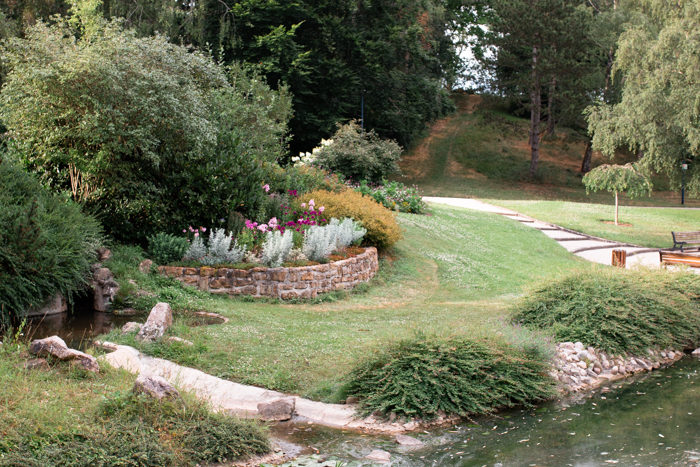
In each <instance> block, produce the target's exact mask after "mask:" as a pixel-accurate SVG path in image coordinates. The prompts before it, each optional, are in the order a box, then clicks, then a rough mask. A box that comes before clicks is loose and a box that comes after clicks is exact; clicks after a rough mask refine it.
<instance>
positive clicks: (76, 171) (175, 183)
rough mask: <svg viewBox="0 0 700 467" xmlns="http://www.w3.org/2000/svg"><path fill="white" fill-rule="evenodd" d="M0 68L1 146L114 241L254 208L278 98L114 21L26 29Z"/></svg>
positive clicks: (282, 103)
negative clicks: (83, 28)
mask: <svg viewBox="0 0 700 467" xmlns="http://www.w3.org/2000/svg"><path fill="white" fill-rule="evenodd" d="M5 58H6V59H7V63H8V65H9V69H10V72H9V74H8V76H7V80H6V83H5V86H4V87H3V92H2V95H1V96H0V100H1V101H2V107H0V117H1V118H2V120H3V122H4V123H5V124H6V125H7V127H8V128H9V135H10V137H11V138H12V141H11V147H12V148H13V150H14V151H16V152H17V153H18V154H19V155H20V156H21V157H22V159H23V160H24V162H25V163H26V164H27V165H28V167H30V168H31V169H32V170H35V171H37V172H38V173H40V174H41V176H42V180H43V181H44V182H45V183H46V184H47V185H49V186H51V187H52V188H54V189H55V190H71V192H72V194H73V197H74V199H76V200H79V201H81V202H84V203H85V205H86V207H87V208H88V209H90V210H92V211H94V212H96V213H98V214H99V215H100V216H101V217H102V218H103V220H104V222H105V225H106V228H107V230H108V232H110V233H112V234H114V235H115V236H116V237H117V238H119V239H123V240H130V241H134V240H138V241H143V240H145V238H146V237H147V236H148V235H152V234H155V233H156V232H157V231H165V232H169V233H174V232H176V231H177V228H178V225H183V224H185V223H186V222H187V221H195V222H197V223H198V224H202V225H216V222H217V221H218V220H219V219H222V218H223V219H226V218H228V216H229V213H230V212H231V211H234V210H239V211H241V210H242V211H244V212H248V211H250V212H254V211H255V209H256V208H257V205H258V204H259V201H260V196H261V195H260V194H259V192H258V191H255V190H252V187H253V186H256V185H257V186H260V182H261V181H262V175H263V171H262V168H261V166H262V165H263V164H265V163H273V161H274V159H275V158H276V157H278V156H279V155H280V153H281V152H282V151H283V148H284V144H285V143H284V139H283V138H282V135H284V133H285V132H286V121H287V119H288V118H289V115H290V113H289V112H290V108H289V106H290V100H289V99H290V98H289V96H288V94H287V93H286V88H284V87H282V88H280V91H279V92H274V91H271V90H270V89H269V88H268V87H266V86H265V85H263V84H261V83H260V81H259V79H256V77H255V76H254V75H252V74H251V73H249V72H247V71H245V70H244V69H243V68H241V67H240V66H237V65H232V66H231V67H230V68H229V69H227V70H225V69H223V68H222V67H220V66H218V65H217V64H215V63H214V62H213V61H212V60H211V58H209V57H207V56H205V55H203V54H200V53H191V51H189V50H188V49H186V48H185V47H180V46H176V45H173V44H170V43H168V42H167V40H166V39H165V38H164V37H162V36H155V37H149V38H137V37H135V35H134V34H133V32H129V31H124V30H123V29H122V27H121V26H120V24H119V23H118V22H112V23H100V27H99V28H97V29H96V30H95V31H94V32H93V33H91V34H84V35H83V36H81V37H80V38H76V37H75V34H74V31H73V30H72V29H71V26H69V25H68V24H66V23H65V22H58V23H57V24H55V25H53V26H47V25H45V24H43V23H37V24H36V25H35V26H33V27H31V28H29V29H28V30H27V38H26V39H12V40H10V41H9V42H8V49H7V53H6V54H5ZM86 96H89V98H87V97H86ZM164 117H165V118H164Z"/></svg>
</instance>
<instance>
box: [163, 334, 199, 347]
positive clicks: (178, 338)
mask: <svg viewBox="0 0 700 467" xmlns="http://www.w3.org/2000/svg"><path fill="white" fill-rule="evenodd" d="M168 340H169V341H170V342H179V343H181V344H184V345H187V346H192V345H194V343H193V342H190V341H188V340H187V339H182V338H180V337H175V336H170V337H168Z"/></svg>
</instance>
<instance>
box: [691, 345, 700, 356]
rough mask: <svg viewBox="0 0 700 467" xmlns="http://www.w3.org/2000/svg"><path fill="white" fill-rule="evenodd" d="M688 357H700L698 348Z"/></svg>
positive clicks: (699, 348)
mask: <svg viewBox="0 0 700 467" xmlns="http://www.w3.org/2000/svg"><path fill="white" fill-rule="evenodd" d="M690 355H692V356H693V357H700V347H698V348H697V349H695V350H693V351H692V352H691V354H690Z"/></svg>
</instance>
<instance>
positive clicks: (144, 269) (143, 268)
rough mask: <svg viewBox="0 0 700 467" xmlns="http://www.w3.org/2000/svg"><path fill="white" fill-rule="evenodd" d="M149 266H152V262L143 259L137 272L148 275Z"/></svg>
mask: <svg viewBox="0 0 700 467" xmlns="http://www.w3.org/2000/svg"><path fill="white" fill-rule="evenodd" d="M151 266H153V261H151V260H150V259H144V260H143V261H141V263H140V264H139V271H141V272H142V273H144V274H148V273H149V272H151Z"/></svg>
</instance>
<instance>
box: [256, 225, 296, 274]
mask: <svg viewBox="0 0 700 467" xmlns="http://www.w3.org/2000/svg"><path fill="white" fill-rule="evenodd" d="M293 247H294V236H293V234H292V231H291V230H287V231H286V232H284V233H281V232H280V231H271V232H268V233H267V235H266V236H265V243H263V246H262V261H263V263H265V264H266V265H267V266H270V267H273V268H278V267H280V266H281V265H282V263H283V262H284V260H285V258H287V256H288V255H289V252H290V251H292V248H293Z"/></svg>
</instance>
